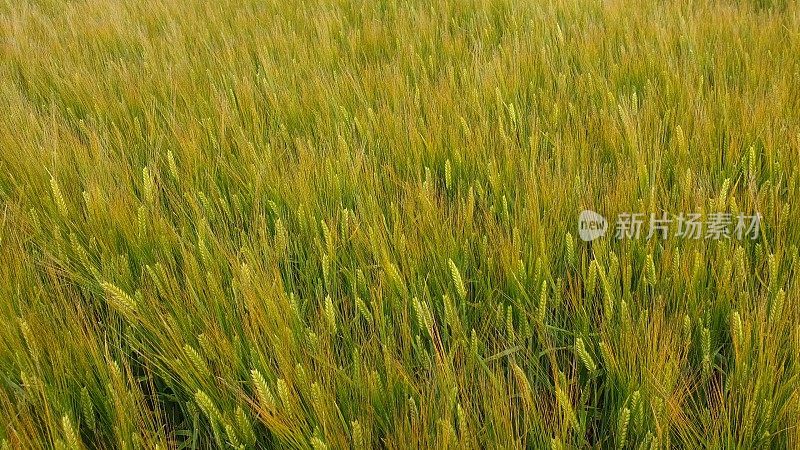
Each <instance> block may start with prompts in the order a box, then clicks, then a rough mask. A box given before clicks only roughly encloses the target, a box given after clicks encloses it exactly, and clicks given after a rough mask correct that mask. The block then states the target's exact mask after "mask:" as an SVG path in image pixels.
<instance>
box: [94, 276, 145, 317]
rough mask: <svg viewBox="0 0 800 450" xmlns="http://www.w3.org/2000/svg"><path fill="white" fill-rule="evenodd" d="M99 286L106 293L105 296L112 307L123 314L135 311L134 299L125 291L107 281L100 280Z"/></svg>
mask: <svg viewBox="0 0 800 450" xmlns="http://www.w3.org/2000/svg"><path fill="white" fill-rule="evenodd" d="M100 286H101V287H102V288H103V290H105V291H106V293H107V294H108V296H107V297H106V298H107V299H108V302H109V304H111V306H112V307H113V308H114V309H116V310H118V311H120V312H122V313H124V314H133V313H134V312H136V309H137V304H136V301H135V300H134V299H133V298H132V297H131V296H130V295H128V294H127V293H126V292H125V291H123V290H122V289H120V288H118V287H117V286H115V285H113V284H111V283H109V282H107V281H102V282H100Z"/></svg>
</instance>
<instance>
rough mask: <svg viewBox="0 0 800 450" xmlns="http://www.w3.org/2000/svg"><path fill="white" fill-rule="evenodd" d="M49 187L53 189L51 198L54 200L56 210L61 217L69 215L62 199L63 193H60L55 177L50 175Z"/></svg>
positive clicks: (65, 203)
mask: <svg viewBox="0 0 800 450" xmlns="http://www.w3.org/2000/svg"><path fill="white" fill-rule="evenodd" d="M50 189H51V190H52V191H53V200H55V202H56V206H57V207H58V211H59V212H60V213H61V215H62V216H63V217H67V216H69V210H68V209H67V202H66V201H65V200H64V194H62V193H61V188H60V187H59V186H58V182H57V181H56V179H55V178H52V177H51V178H50Z"/></svg>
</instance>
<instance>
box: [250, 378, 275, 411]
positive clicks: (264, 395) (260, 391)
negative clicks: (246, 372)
mask: <svg viewBox="0 0 800 450" xmlns="http://www.w3.org/2000/svg"><path fill="white" fill-rule="evenodd" d="M250 378H251V379H252V380H253V387H254V388H255V391H256V397H257V398H258V403H259V404H260V405H261V406H262V407H264V408H267V409H269V410H274V409H275V396H274V395H272V391H271V390H270V388H269V385H268V384H267V380H266V379H264V376H263V375H261V372H259V371H258V369H253V370H251V371H250Z"/></svg>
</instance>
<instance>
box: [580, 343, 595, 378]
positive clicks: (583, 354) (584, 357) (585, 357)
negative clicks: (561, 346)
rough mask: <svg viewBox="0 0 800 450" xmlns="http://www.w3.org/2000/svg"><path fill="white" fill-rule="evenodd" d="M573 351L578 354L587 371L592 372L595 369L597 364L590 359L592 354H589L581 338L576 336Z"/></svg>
mask: <svg viewBox="0 0 800 450" xmlns="http://www.w3.org/2000/svg"><path fill="white" fill-rule="evenodd" d="M575 353H577V354H578V359H580V360H581V362H583V365H584V366H586V369H587V370H588V371H589V372H592V373H594V372H595V371H596V370H597V365H596V364H595V362H594V359H592V356H591V355H589V352H588V351H587V350H586V347H585V345H584V343H583V339H581V338H577V339H575Z"/></svg>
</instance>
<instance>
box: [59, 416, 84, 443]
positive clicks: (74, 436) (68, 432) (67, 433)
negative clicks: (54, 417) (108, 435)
mask: <svg viewBox="0 0 800 450" xmlns="http://www.w3.org/2000/svg"><path fill="white" fill-rule="evenodd" d="M61 426H62V427H63V428H64V439H66V442H67V447H68V448H69V449H70V450H76V449H82V448H83V443H82V442H81V439H80V437H79V436H78V432H77V431H75V428H74V427H73V426H72V421H71V420H70V418H69V416H67V415H64V416H63V417H62V418H61Z"/></svg>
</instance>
